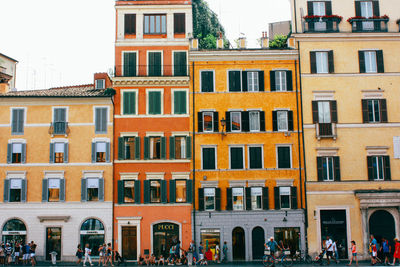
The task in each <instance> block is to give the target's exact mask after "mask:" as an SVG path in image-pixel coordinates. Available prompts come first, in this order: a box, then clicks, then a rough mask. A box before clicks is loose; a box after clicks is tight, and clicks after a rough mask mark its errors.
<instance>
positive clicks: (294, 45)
mask: <svg viewBox="0 0 400 267" xmlns="http://www.w3.org/2000/svg"><path fill="white" fill-rule="evenodd" d="M287 45H288V47H289V48H293V49H297V43H296V40H295V39H294V38H293V37H291V38H289V39H288V40H287Z"/></svg>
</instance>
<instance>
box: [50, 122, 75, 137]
mask: <svg viewBox="0 0 400 267" xmlns="http://www.w3.org/2000/svg"><path fill="white" fill-rule="evenodd" d="M69 132H70V129H69V127H68V122H52V123H50V128H49V134H51V136H52V137H53V136H55V135H65V137H67V136H68V134H69Z"/></svg>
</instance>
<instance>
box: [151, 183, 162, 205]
mask: <svg viewBox="0 0 400 267" xmlns="http://www.w3.org/2000/svg"><path fill="white" fill-rule="evenodd" d="M150 202H151V203H160V202H161V183H160V181H151V182H150Z"/></svg>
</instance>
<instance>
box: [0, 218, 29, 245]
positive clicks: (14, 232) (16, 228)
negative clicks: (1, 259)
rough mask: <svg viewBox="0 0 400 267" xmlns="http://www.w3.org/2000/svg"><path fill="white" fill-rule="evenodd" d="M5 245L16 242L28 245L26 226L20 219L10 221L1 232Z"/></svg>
mask: <svg viewBox="0 0 400 267" xmlns="http://www.w3.org/2000/svg"><path fill="white" fill-rule="evenodd" d="M1 235H2V239H1V241H2V242H3V243H10V244H15V243H16V242H21V243H22V244H25V243H26V226H25V224H24V223H23V222H22V221H21V220H18V219H11V220H8V221H7V222H6V223H5V224H4V226H3V229H2V232H1Z"/></svg>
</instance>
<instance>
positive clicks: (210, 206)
mask: <svg viewBox="0 0 400 267" xmlns="http://www.w3.org/2000/svg"><path fill="white" fill-rule="evenodd" d="M204 209H205V210H206V211H213V210H215V188H204Z"/></svg>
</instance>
